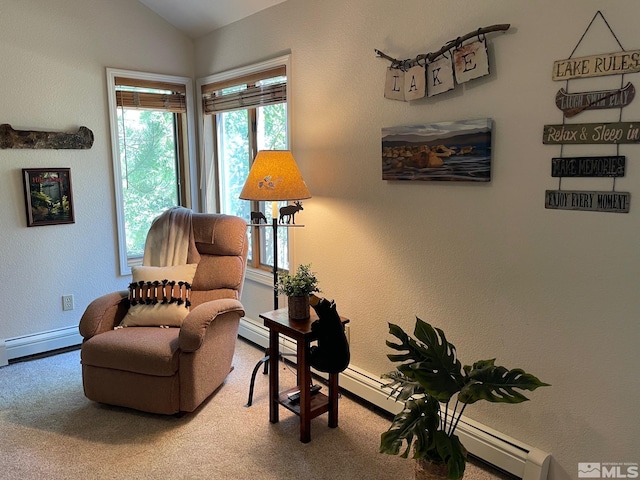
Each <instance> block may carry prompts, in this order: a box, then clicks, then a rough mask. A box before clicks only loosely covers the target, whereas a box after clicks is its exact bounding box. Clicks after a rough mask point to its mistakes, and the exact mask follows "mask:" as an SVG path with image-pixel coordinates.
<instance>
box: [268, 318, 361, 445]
mask: <svg viewBox="0 0 640 480" xmlns="http://www.w3.org/2000/svg"><path fill="white" fill-rule="evenodd" d="M260 318H262V320H263V321H264V325H265V326H266V327H267V328H268V329H269V421H270V422H271V423H277V422H278V421H279V416H278V408H279V406H280V405H282V406H283V407H285V408H286V409H287V410H290V411H291V412H293V413H295V414H296V415H298V416H299V417H300V441H301V442H303V443H308V442H310V441H311V419H312V418H315V417H317V416H318V415H322V414H323V413H325V412H329V427H330V428H335V427H337V426H338V374H337V373H331V374H329V392H328V395H325V394H323V393H321V392H318V393H316V394H314V395H311V392H310V390H309V389H310V386H311V369H310V365H309V347H310V343H311V342H312V341H314V340H316V336H315V334H314V333H313V332H312V331H311V324H312V323H313V322H314V321H315V320H317V319H318V316H317V315H316V314H315V312H314V311H312V312H311V317H310V318H309V319H307V320H290V319H289V313H288V311H287V309H286V308H281V309H278V310H272V311H270V312H266V313H262V314H260ZM340 319H341V320H342V324H343V325H344V324H346V323H348V322H349V320H348V319H346V318H343V317H340ZM280 334H282V335H285V336H287V337H289V338H291V339H293V340H295V341H296V343H297V352H296V357H297V368H298V382H297V383H298V387H297V388H292V389H289V390H285V391H282V392H281V391H280V385H279V372H278V358H279V343H280V342H279V338H280ZM298 389H299V390H300V400H299V402H291V401H290V400H289V394H290V393H292V392H294V391H296V390H298Z"/></svg>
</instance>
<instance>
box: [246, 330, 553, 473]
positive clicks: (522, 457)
mask: <svg viewBox="0 0 640 480" xmlns="http://www.w3.org/2000/svg"><path fill="white" fill-rule="evenodd" d="M239 335H240V336H241V337H243V338H245V339H247V340H249V341H250V342H252V343H255V344H257V345H260V346H262V347H264V348H266V347H267V345H268V344H269V331H268V329H267V328H266V327H264V326H263V325H261V324H260V323H259V322H257V321H255V320H251V319H248V318H243V319H242V320H240V329H239ZM280 346H281V351H282V352H285V353H295V351H296V344H295V342H294V341H292V340H290V339H288V338H282V337H281V339H280ZM288 358H292V359H295V355H294V356H293V357H288ZM381 387H382V382H381V380H380V379H379V378H377V377H376V376H375V375H372V374H370V373H368V372H366V371H364V370H362V369H360V368H358V367H355V366H349V367H348V368H347V369H346V370H345V371H344V372H343V373H342V374H341V375H340V388H343V389H345V390H346V391H348V392H350V393H352V394H354V395H356V396H357V397H360V398H362V399H363V400H366V401H367V402H369V403H371V404H373V405H375V406H377V407H379V408H381V409H382V410H384V411H387V412H389V413H393V414H396V413H398V412H399V411H400V409H401V408H402V406H401V405H400V404H398V403H396V402H394V401H393V400H392V399H389V398H388V392H387V391H385V390H383V389H382V388H381ZM381 433H382V432H381ZM457 433H458V436H459V437H460V441H461V442H462V443H463V444H464V446H465V448H466V449H467V450H468V451H469V453H471V454H472V455H474V456H476V457H478V458H480V459H482V460H484V461H485V462H487V463H490V464H491V465H495V466H496V467H498V468H499V469H501V470H504V471H506V472H509V473H511V474H512V475H515V476H517V477H520V478H522V479H523V480H547V473H548V470H549V461H550V460H551V455H550V454H548V453H546V452H543V451H541V450H538V449H537V448H535V447H532V446H530V445H526V444H525V443H522V442H520V441H518V440H516V439H514V438H511V437H508V436H507V435H504V434H503V433H501V432H498V431H496V430H493V429H491V428H489V427H487V426H485V425H482V424H481V423H478V422H475V421H473V420H471V419H469V418H466V417H464V416H463V417H462V419H461V420H460V423H459V424H458V427H457Z"/></svg>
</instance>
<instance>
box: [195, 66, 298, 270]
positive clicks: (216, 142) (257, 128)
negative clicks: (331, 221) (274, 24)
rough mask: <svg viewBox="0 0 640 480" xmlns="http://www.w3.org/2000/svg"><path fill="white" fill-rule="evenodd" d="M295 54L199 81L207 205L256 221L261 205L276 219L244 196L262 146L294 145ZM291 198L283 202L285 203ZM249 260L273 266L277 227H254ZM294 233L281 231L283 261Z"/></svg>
mask: <svg viewBox="0 0 640 480" xmlns="http://www.w3.org/2000/svg"><path fill="white" fill-rule="evenodd" d="M288 63H289V57H288V56H287V57H281V58H279V59H275V60H272V61H270V62H265V63H262V64H260V65H255V66H252V67H248V68H243V69H239V70H235V71H232V72H226V73H224V74H220V75H212V76H210V77H207V78H206V79H202V80H200V81H199V85H200V87H199V90H200V93H201V96H202V107H201V108H202V113H203V115H204V124H203V129H204V133H203V137H204V142H203V143H204V151H205V154H204V161H205V171H206V172H209V173H208V174H206V175H205V178H206V179H208V180H209V181H208V182H207V185H206V187H205V201H204V203H205V205H206V209H207V211H219V212H221V213H226V214H230V215H237V216H239V217H242V218H244V219H246V220H247V222H250V219H251V212H252V211H260V212H262V213H263V214H264V215H265V217H266V218H267V222H268V223H270V222H271V210H272V209H271V204H270V203H269V205H265V202H249V201H247V200H240V198H239V195H240V191H241V190H242V187H243V186H244V182H245V180H246V178H247V176H248V174H249V170H250V168H251V162H252V161H253V158H254V157H255V156H256V154H257V153H258V151H259V150H286V149H288V145H289V139H288V131H289V128H288V124H289V121H288V108H287V91H288V82H287V65H288ZM285 204H286V202H282V203H281V206H283V205H285ZM249 236H250V243H249V245H250V247H249V266H250V267H254V268H258V269H264V270H271V269H272V268H273V238H272V236H273V232H272V230H271V229H270V228H258V227H253V228H251V229H250V232H249ZM288 243H289V242H288V235H287V231H286V229H281V230H280V231H279V232H278V267H279V268H282V269H285V270H286V269H288V268H289V249H288Z"/></svg>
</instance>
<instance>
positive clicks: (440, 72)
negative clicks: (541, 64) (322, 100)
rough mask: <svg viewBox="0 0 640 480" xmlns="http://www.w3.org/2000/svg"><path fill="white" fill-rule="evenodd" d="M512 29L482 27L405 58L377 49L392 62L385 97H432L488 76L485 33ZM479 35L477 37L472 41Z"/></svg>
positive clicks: (398, 98)
mask: <svg viewBox="0 0 640 480" xmlns="http://www.w3.org/2000/svg"><path fill="white" fill-rule="evenodd" d="M509 28H510V25H509V24H500V25H491V26H490V27H484V28H479V29H478V30H476V31H474V32H469V33H467V34H466V35H463V36H462V37H458V38H456V39H455V40H451V41H450V42H448V43H447V44H446V45H444V46H443V47H442V48H440V49H439V50H438V51H437V52H434V53H426V54H420V55H418V56H416V57H415V58H409V59H406V60H398V59H396V58H393V57H391V56H389V55H387V54H386V53H384V52H381V51H380V50H377V49H376V50H375V52H376V54H377V55H378V56H379V57H381V58H385V59H387V60H389V61H390V62H391V65H390V66H389V68H387V72H386V80H385V90H384V96H385V98H388V99H389V100H400V101H405V102H407V101H411V100H418V99H420V98H423V97H424V96H425V95H426V96H428V97H433V96H435V95H439V94H441V93H444V92H448V91H449V90H452V89H453V88H455V85H456V84H458V85H462V84H463V83H466V82H468V81H470V80H474V79H476V78H480V77H484V76H485V75H489V73H490V72H489V55H488V52H487V41H486V34H487V33H491V32H500V31H506V30H508V29H509ZM476 37H477V40H473V39H474V38H476ZM468 40H471V41H469V42H468ZM465 42H466V43H465ZM447 53H448V55H447Z"/></svg>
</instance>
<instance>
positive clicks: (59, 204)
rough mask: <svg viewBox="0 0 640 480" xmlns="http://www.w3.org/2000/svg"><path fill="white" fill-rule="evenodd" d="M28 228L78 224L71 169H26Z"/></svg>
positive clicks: (25, 194) (24, 176) (23, 174)
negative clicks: (74, 211) (75, 215)
mask: <svg viewBox="0 0 640 480" xmlns="http://www.w3.org/2000/svg"><path fill="white" fill-rule="evenodd" d="M22 180H23V183H24V201H25V206H26V211H27V227H36V226H39V225H57V224H60V223H75V219H74V216H73V194H72V190H71V169H69V168H23V169H22Z"/></svg>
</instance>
